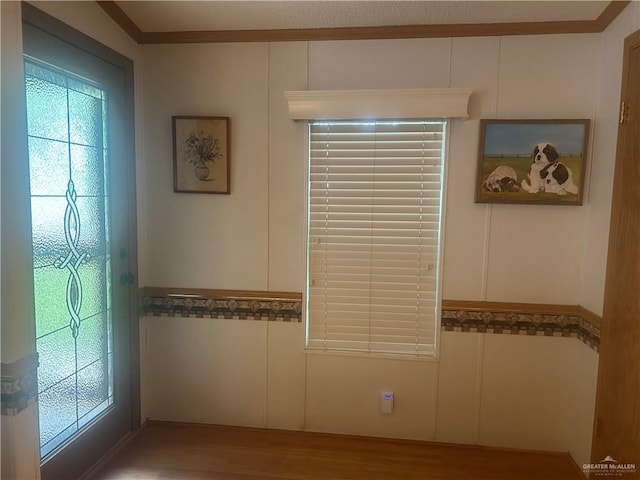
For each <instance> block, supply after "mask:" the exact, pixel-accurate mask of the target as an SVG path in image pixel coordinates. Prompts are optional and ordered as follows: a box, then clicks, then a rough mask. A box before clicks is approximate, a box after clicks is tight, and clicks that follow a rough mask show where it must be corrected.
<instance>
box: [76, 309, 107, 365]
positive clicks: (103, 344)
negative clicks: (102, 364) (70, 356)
mask: <svg viewBox="0 0 640 480" xmlns="http://www.w3.org/2000/svg"><path fill="white" fill-rule="evenodd" d="M106 321H107V318H106V313H104V314H97V315H94V316H93V317H91V318H87V319H86V320H83V321H82V322H81V324H80V333H79V334H78V340H79V341H78V368H84V367H86V366H87V365H89V364H91V363H93V362H95V361H96V360H98V359H99V358H101V357H105V356H106V354H107V336H106V332H107V325H106Z"/></svg>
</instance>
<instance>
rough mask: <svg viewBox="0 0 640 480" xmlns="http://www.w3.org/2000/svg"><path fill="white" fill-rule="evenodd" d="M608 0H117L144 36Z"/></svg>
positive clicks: (515, 16)
mask: <svg viewBox="0 0 640 480" xmlns="http://www.w3.org/2000/svg"><path fill="white" fill-rule="evenodd" d="M609 3H610V2H608V1H575V0H572V1H563V0H555V1H526V0H515V1H482V0H472V1H425V0H422V1H400V0H396V1H387V0H359V1H351V0H344V1H335V0H287V1H273V0H262V1H237V0H227V1H150V0H148V1H118V2H116V4H117V5H118V6H119V7H120V8H121V9H122V10H123V11H124V13H125V14H126V15H127V16H128V17H129V18H130V19H131V20H132V21H133V23H135V25H136V26H137V27H138V28H139V29H140V30H142V31H143V32H178V31H182V32H189V31H221V30H223V31H227V30H281V29H310V28H313V29H317V28H335V27H351V28H353V27H385V26H402V25H456V24H457V25H468V24H499V23H520V22H536V23H538V22H565V21H568V22H576V21H594V20H597V19H598V17H599V16H600V14H602V13H603V11H604V10H605V8H606V7H607V6H608V5H609Z"/></svg>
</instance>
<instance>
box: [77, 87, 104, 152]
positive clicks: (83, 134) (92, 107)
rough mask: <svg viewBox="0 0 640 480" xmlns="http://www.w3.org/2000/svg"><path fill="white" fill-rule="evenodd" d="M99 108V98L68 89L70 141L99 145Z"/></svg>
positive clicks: (100, 127)
mask: <svg viewBox="0 0 640 480" xmlns="http://www.w3.org/2000/svg"><path fill="white" fill-rule="evenodd" d="M101 108H102V102H101V100H100V99H98V98H95V97H92V96H89V95H86V94H84V93H80V92H76V91H74V90H69V131H70V140H71V142H72V143H77V144H80V145H90V146H94V147H97V146H101V144H102V112H101V111H100V110H101Z"/></svg>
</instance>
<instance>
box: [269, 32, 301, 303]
mask: <svg viewBox="0 0 640 480" xmlns="http://www.w3.org/2000/svg"><path fill="white" fill-rule="evenodd" d="M306 86H307V43H305V42H291V43H272V44H270V45H269V178H268V188H269V225H268V228H269V260H268V261H269V272H268V274H269V284H268V289H269V290H272V291H287V292H289V291H291V292H300V291H302V288H303V285H304V281H305V258H304V242H305V235H306V224H305V222H306V218H307V217H306V210H305V195H306V193H307V189H306V184H305V182H306V169H307V163H308V160H307V155H308V154H307V145H306V140H307V122H292V121H291V120H289V111H288V108H287V100H286V98H285V96H284V92H285V91H286V90H304V89H305V88H306Z"/></svg>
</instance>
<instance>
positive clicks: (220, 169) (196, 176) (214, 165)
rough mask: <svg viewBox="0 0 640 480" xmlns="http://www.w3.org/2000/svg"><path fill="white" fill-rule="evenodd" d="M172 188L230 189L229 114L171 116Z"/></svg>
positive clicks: (198, 190) (197, 190) (226, 191)
mask: <svg viewBox="0 0 640 480" xmlns="http://www.w3.org/2000/svg"><path fill="white" fill-rule="evenodd" d="M171 121H172V129H173V191H174V192H183V193H214V194H215V193H217V194H229V193H230V183H231V182H230V180H231V175H230V174H231V171H230V170H231V169H230V162H229V150H230V144H231V142H230V131H229V130H230V129H229V117H204V116H173V117H171Z"/></svg>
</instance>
